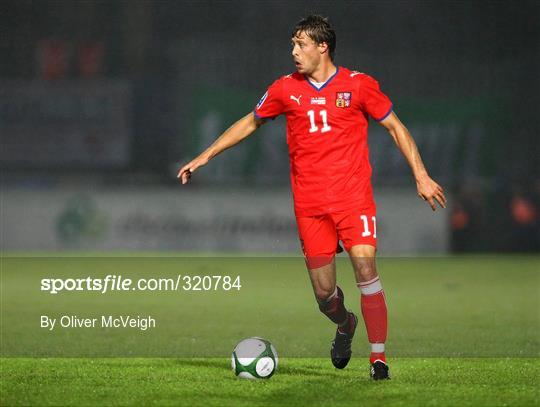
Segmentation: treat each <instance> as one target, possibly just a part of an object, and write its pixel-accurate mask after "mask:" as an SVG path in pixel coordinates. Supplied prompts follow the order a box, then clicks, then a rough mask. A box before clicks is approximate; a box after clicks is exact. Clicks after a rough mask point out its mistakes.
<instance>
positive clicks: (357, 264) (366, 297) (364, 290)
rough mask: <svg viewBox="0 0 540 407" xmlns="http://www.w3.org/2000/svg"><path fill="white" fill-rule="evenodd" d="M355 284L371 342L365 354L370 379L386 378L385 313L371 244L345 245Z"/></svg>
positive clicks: (383, 299)
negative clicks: (369, 353)
mask: <svg viewBox="0 0 540 407" xmlns="http://www.w3.org/2000/svg"><path fill="white" fill-rule="evenodd" d="M349 255H350V258H351V263H352V265H353V268H354V272H355V277H356V284H357V286H358V288H359V289H360V307H361V310H362V316H363V317H364V323H365V325H366V331H367V334H368V340H369V343H370V345H371V355H370V357H369V361H370V364H371V366H372V371H371V375H372V377H373V378H374V379H376V380H378V379H386V378H388V366H387V364H386V356H385V342H386V337H387V332H388V316H387V315H388V313H387V308H386V299H385V296H384V291H383V288H382V284H381V281H380V278H379V275H378V273H377V267H376V262H375V247H374V246H371V245H355V246H353V247H351V248H350V249H349Z"/></svg>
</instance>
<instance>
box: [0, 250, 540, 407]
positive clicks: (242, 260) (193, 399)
mask: <svg viewBox="0 0 540 407" xmlns="http://www.w3.org/2000/svg"><path fill="white" fill-rule="evenodd" d="M1 266H2V267H1V283H2V284H1V286H2V288H1V290H2V292H1V294H2V298H1V305H2V310H1V316H2V318H1V329H2V330H1V338H2V341H1V355H2V359H1V360H0V363H1V369H0V379H1V380H0V384H1V388H0V390H1V395H0V404H1V405H128V404H131V405H145V404H153V405H191V406H195V405H205V406H208V405H216V406H222V405H233V406H244V405H245V406H248V405H249V406H259V405H320V406H328V405H351V406H352V405H355V406H357V405H366V406H367V405H392V406H394V405H395V406H411V405H430V406H438V405H456V406H457V405H459V406H462V405H471V406H472V405H475V406H476V405H483V406H493V405H501V406H502V405H514V406H524V405H540V401H539V400H540V399H539V396H540V394H539V391H538V388H539V387H540V386H539V385H540V362H539V356H540V355H539V349H540V346H539V342H540V301H539V297H540V292H539V289H540V259H539V258H538V257H537V256H483V257H481V256H474V257H440V258H387V259H379V261H378V266H379V271H380V274H381V276H382V281H383V286H384V288H385V291H386V294H387V302H388V306H389V320H390V321H389V322H390V329H389V340H388V344H387V349H388V356H389V363H390V367H391V374H392V380H390V381H387V382H371V381H370V380H369V378H368V364H367V356H368V352H369V347H368V344H367V340H366V337H365V330H364V328H363V327H360V329H359V330H358V331H357V336H356V337H355V343H354V346H353V359H352V360H351V363H350V364H349V366H348V367H347V368H346V369H345V370H343V371H338V370H336V369H334V368H333V367H332V365H331V363H330V360H329V357H328V353H329V345H330V341H331V339H332V336H333V330H334V328H333V327H332V326H331V324H330V323H329V322H328V321H326V320H325V319H324V317H323V316H321V315H320V314H319V312H318V309H317V306H316V304H315V302H314V299H313V294H312V293H311V287H310V284H309V280H308V277H307V274H306V272H305V271H304V265H303V261H302V259H299V258H292V257H291V258H270V257H266V258H264V257H257V258H255V257H233V256H229V257H222V258H215V257H214V258H209V257H204V256H201V257H186V256H172V255H167V256H166V255H160V256H153V255H146V256H140V255H138V256H134V255H129V254H118V255H117V256H112V255H111V254H108V255H106V256H105V257H103V256H97V255H95V256H92V255H85V256H84V257H77V256H75V255H73V256H70V257H54V256H50V255H49V256H47V257H37V256H34V257H28V256H20V255H19V256H15V255H5V256H3V257H2V265H1ZM107 274H117V275H120V274H121V275H122V276H124V277H131V278H134V279H135V278H141V277H146V278H148V277H163V276H175V275H177V274H182V275H191V276H193V275H214V274H219V275H226V274H228V275H239V276H240V277H241V281H242V289H241V290H240V291H235V292H233V291H230V292H225V291H223V290H217V291H206V292H205V291H201V292H193V291H181V292H135V291H133V292H114V293H107V294H98V293H92V292H91V293H89V292H63V293H60V294H56V295H51V294H48V293H45V292H41V291H40V290H39V286H40V284H39V282H40V279H41V278H44V277H63V278H67V277H84V276H88V275H91V276H105V275H107ZM338 281H339V284H340V285H341V286H342V287H343V289H344V291H345V294H346V303H347V306H348V307H349V308H351V309H353V310H356V311H358V308H359V306H358V291H357V289H356V288H355V286H354V279H353V276H352V272H351V267H350V265H349V263H348V260H347V259H346V258H340V260H339V261H338ZM42 314H46V315H51V316H60V315H63V314H70V315H72V314H76V315H78V316H98V315H102V314H123V315H126V314H130V315H137V314H140V315H144V314H150V315H153V316H154V318H155V319H156V320H157V326H156V328H153V329H150V330H147V331H144V332H143V331H139V330H135V329H98V328H96V329H81V328H78V329H69V328H66V329H60V330H54V331H46V330H44V329H42V328H39V316H40V315H42ZM249 336H262V337H265V338H267V339H269V340H271V341H272V343H273V344H274V345H275V346H276V348H277V351H278V354H279V356H280V362H279V368H278V372H277V373H276V374H275V375H274V376H273V377H272V378H271V379H270V380H261V381H255V382H252V381H246V380H240V379H236V378H235V377H234V375H233V373H232V371H231V369H230V352H231V351H232V348H233V347H234V345H235V343H236V342H237V341H239V340H240V339H243V338H245V337H249Z"/></svg>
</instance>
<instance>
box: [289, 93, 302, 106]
mask: <svg viewBox="0 0 540 407" xmlns="http://www.w3.org/2000/svg"><path fill="white" fill-rule="evenodd" d="M301 97H302V95H300V96H298V97H295V96H293V95H291V100H294V101H295V102H296V103H298V106H300V98H301Z"/></svg>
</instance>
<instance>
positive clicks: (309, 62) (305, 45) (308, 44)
mask: <svg viewBox="0 0 540 407" xmlns="http://www.w3.org/2000/svg"><path fill="white" fill-rule="evenodd" d="M291 43H292V56H293V59H294V64H295V65H296V70H297V71H298V72H299V73H301V74H303V75H309V74H311V73H313V72H314V71H315V70H316V69H317V67H318V66H319V63H320V62H321V52H320V49H319V48H320V46H319V44H316V43H315V41H313V40H312V39H311V38H310V37H309V36H308V35H307V34H306V33H305V32H303V31H299V32H297V33H296V35H295V36H294V37H293V38H292V39H291Z"/></svg>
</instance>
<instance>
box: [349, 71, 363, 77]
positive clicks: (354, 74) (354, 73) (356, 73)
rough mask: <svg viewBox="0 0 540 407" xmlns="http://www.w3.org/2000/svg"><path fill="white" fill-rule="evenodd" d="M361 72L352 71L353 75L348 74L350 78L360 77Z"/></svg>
mask: <svg viewBox="0 0 540 407" xmlns="http://www.w3.org/2000/svg"><path fill="white" fill-rule="evenodd" d="M361 73H362V72H357V71H354V72H353V73H351V74H350V77H351V78H354V77H355V76H356V75H360V74H361Z"/></svg>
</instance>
